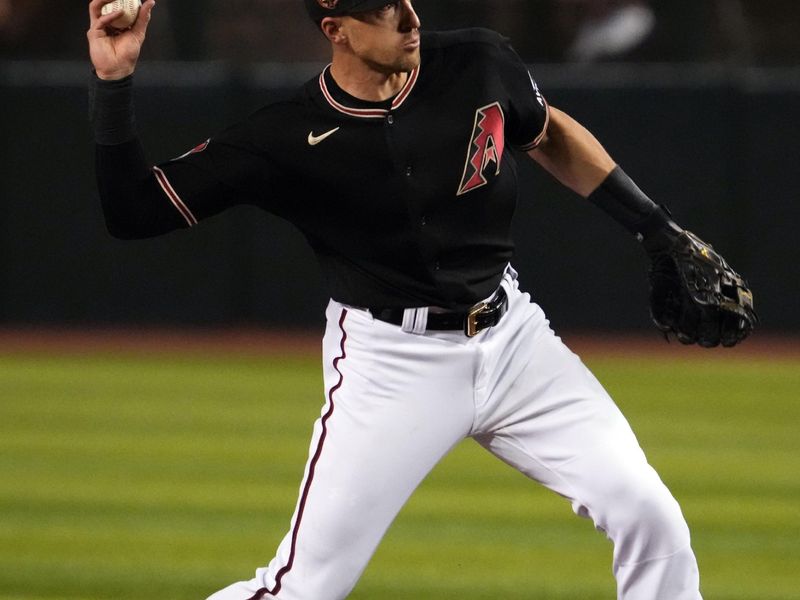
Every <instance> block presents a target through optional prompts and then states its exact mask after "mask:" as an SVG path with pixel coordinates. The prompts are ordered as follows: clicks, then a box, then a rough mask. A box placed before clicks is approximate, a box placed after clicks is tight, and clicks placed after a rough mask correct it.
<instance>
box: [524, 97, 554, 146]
mask: <svg viewBox="0 0 800 600" xmlns="http://www.w3.org/2000/svg"><path fill="white" fill-rule="evenodd" d="M542 100H544V98H542ZM544 110H545V114H544V127H543V128H542V132H541V133H540V134H539V135H537V136H536V138H535V139H534V140H533V141H532V142H529V143H527V144H525V145H524V146H519V149H520V150H522V151H523V152H530V151H531V150H534V149H535V148H536V147H537V146H538V145H539V144H541V143H542V140H543V139H544V136H545V135H547V128H548V127H549V126H550V105H549V104H548V103H547V100H544Z"/></svg>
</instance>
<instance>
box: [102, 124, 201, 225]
mask: <svg viewBox="0 0 800 600" xmlns="http://www.w3.org/2000/svg"><path fill="white" fill-rule="evenodd" d="M95 168H96V171H97V188H98V190H99V192H100V202H101V205H102V207H103V215H104V216H105V219H106V227H107V228H108V232H109V233H110V234H111V235H112V236H114V237H116V238H119V239H141V238H148V237H154V236H157V235H161V234H163V233H167V232H169V231H173V230H175V229H180V228H185V227H188V223H187V222H186V220H185V219H184V218H182V217H181V214H180V213H179V212H178V211H176V210H175V208H174V207H173V206H172V205H171V204H170V203H169V202H167V201H166V199H165V197H164V192H163V191H162V189H161V188H160V187H159V186H158V184H157V182H156V179H155V177H154V176H153V172H152V170H151V169H150V167H149V166H148V164H147V161H146V160H145V155H144V149H143V148H142V144H141V142H140V141H139V139H138V138H134V139H132V140H129V141H127V142H124V143H122V144H117V145H114V146H107V145H104V144H97V145H96V151H95Z"/></svg>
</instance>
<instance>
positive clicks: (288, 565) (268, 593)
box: [248, 309, 347, 600]
mask: <svg viewBox="0 0 800 600" xmlns="http://www.w3.org/2000/svg"><path fill="white" fill-rule="evenodd" d="M346 318H347V310H346V309H342V316H341V317H339V329H340V330H341V332H342V341H341V343H340V344H339V348H340V350H341V354H340V355H339V356H337V357H336V359H335V360H334V361H333V368H334V369H336V372H337V373H339V381H338V382H337V383H336V385H335V386H333V387H332V388H331V391H330V392H328V404H329V406H328V411H327V412H326V413H325V414H324V415H323V417H322V434H321V435H320V436H319V442H317V449H316V450H315V452H314V455H313V457H312V458H311V463H310V464H309V467H308V479H307V480H306V484H305V485H304V486H303V492H302V494H301V495H300V506H299V507H298V509H297V520H296V521H295V524H294V527H293V528H292V549H291V551H290V552H289V561H288V562H287V563H286V566H285V567H283V568H281V570H280V571H278V574H277V575H276V576H275V587H273V588H272V589H271V590H270V589H267V588H262V589H260V590H258V591H257V592H256V594H255V596H252V597H251V598H249V599H248V600H261V599H262V598H264V596H277V595H278V592H280V591H281V580H282V579H283V576H284V575H286V574H287V573H288V572H289V571H291V570H292V565H293V564H294V557H295V551H296V549H297V535H298V533H299V532H300V522H301V521H302V520H303V512H304V511H305V508H306V501H307V500H308V493H309V492H310V491H311V483H312V482H313V481H314V472H315V471H316V469H317V463H318V462H319V457H320V456H321V455H322V446H323V445H324V444H325V438H326V437H327V436H328V419H330V418H331V415H333V410H334V408H335V406H334V404H333V393H334V392H335V391H336V390H338V389H339V388H340V387H342V383H344V375H343V374H342V372H341V371H340V370H339V362H340V361H342V360H344V359H345V358H347V351H346V350H345V347H344V343H345V342H346V341H347V332H346V331H345V330H344V321H345V319H346Z"/></svg>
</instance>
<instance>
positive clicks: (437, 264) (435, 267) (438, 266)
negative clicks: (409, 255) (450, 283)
mask: <svg viewBox="0 0 800 600" xmlns="http://www.w3.org/2000/svg"><path fill="white" fill-rule="evenodd" d="M441 269H442V265H441V263H440V262H439V261H438V260H437V261H436V262H435V263H433V270H434V271H441Z"/></svg>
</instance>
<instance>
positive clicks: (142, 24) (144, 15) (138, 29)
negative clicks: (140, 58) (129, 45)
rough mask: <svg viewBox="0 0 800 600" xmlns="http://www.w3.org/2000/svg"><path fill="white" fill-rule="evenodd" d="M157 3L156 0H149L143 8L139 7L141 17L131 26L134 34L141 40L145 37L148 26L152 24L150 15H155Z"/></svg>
mask: <svg viewBox="0 0 800 600" xmlns="http://www.w3.org/2000/svg"><path fill="white" fill-rule="evenodd" d="M155 5H156V0H147V2H145V3H144V4H142V8H140V9H139V17H138V18H137V19H136V22H135V23H134V24H133V27H131V31H132V32H133V34H134V35H136V36H137V37H138V38H139V39H141V40H143V39H144V36H145V33H146V32H147V26H148V25H149V24H150V17H152V15H153V7H155Z"/></svg>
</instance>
